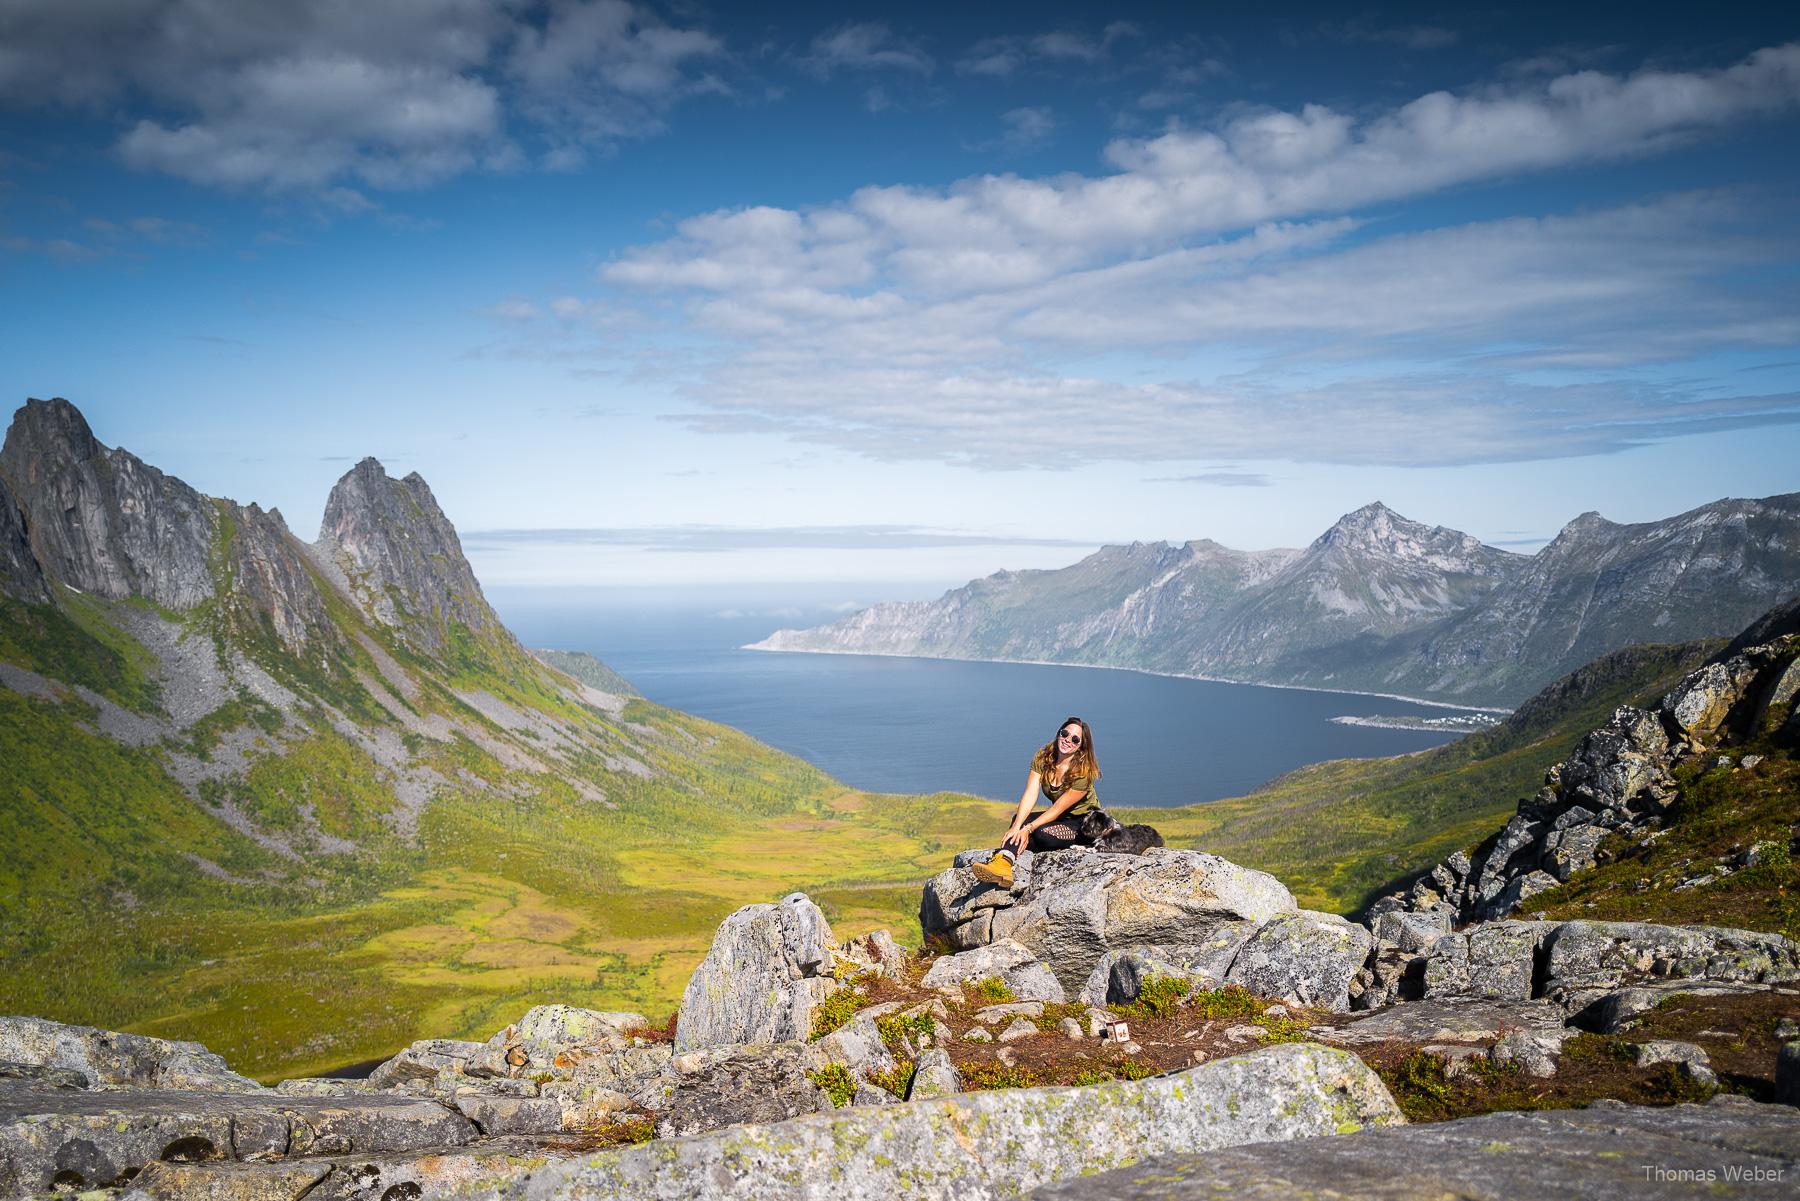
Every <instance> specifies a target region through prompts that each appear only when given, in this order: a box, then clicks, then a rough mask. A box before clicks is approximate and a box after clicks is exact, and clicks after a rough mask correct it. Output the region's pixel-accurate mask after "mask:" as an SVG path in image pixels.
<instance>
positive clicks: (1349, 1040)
mask: <svg viewBox="0 0 1800 1201" xmlns="http://www.w3.org/2000/svg"><path fill="white" fill-rule="evenodd" d="M1565 1016H1566V1015H1565V1014H1564V1013H1563V1011H1562V1009H1561V1007H1559V1006H1557V1005H1553V1004H1550V1003H1549V1002H1547V1001H1480V1000H1466V999H1461V998H1458V999H1453V1000H1448V1001H1445V1000H1436V1001H1413V1002H1410V1003H1409V1004H1405V1005H1391V1006H1389V1007H1388V1008H1386V1009H1380V1010H1376V1011H1374V1012H1373V1013H1368V1014H1360V1015H1357V1016H1355V1017H1352V1018H1351V1019H1350V1020H1349V1021H1347V1022H1345V1023H1343V1024H1342V1025H1340V1026H1336V1027H1324V1026H1321V1027H1316V1028H1315V1029H1314V1034H1315V1035H1316V1036H1317V1037H1318V1038H1319V1039H1320V1040H1322V1041H1324V1042H1328V1043H1334V1044H1338V1045H1340V1046H1356V1047H1360V1046H1369V1045H1371V1044H1374V1043H1384V1042H1389V1041H1394V1040H1398V1041H1401V1042H1409V1043H1445V1042H1458V1043H1471V1042H1492V1041H1494V1040H1495V1039H1498V1038H1501V1037H1503V1036H1504V1035H1506V1034H1508V1033H1510V1032H1511V1031H1514V1030H1528V1031H1557V1030H1561V1029H1562V1028H1563V1021H1564V1018H1565Z"/></svg>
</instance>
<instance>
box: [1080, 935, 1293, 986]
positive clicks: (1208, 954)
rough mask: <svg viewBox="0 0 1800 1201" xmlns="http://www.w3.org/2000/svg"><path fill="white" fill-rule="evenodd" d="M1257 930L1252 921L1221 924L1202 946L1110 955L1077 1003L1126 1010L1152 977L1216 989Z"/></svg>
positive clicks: (1090, 976)
mask: <svg viewBox="0 0 1800 1201" xmlns="http://www.w3.org/2000/svg"><path fill="white" fill-rule="evenodd" d="M1258 928H1259V926H1258V923H1256V922H1225V923H1223V924H1221V925H1219V926H1216V927H1214V928H1213V930H1212V931H1211V933H1209V934H1208V935H1207V937H1206V938H1205V939H1204V940H1203V941H1200V942H1193V943H1183V944H1180V945H1177V946H1142V947H1126V948H1123V949H1118V950H1111V951H1108V952H1107V953H1106V954H1104V955H1102V956H1101V957H1100V960H1099V962H1098V963H1096V964H1095V965H1094V969H1093V971H1091V972H1089V973H1088V978H1087V981H1086V982H1085V983H1084V984H1083V985H1082V986H1081V996H1080V998H1079V999H1080V1000H1081V1002H1082V1003H1083V1004H1085V1005H1108V1004H1112V1005H1128V1004H1130V1003H1131V1002H1132V1001H1135V1000H1137V996H1138V993H1139V991H1140V990H1141V989H1142V988H1143V983H1144V981H1146V980H1148V979H1150V978H1152V977H1155V976H1170V977H1174V978H1176V979H1181V980H1186V981H1187V982H1188V984H1189V985H1190V987H1192V988H1195V989H1214V988H1218V987H1220V986H1221V985H1223V984H1224V983H1225V976H1226V973H1228V972H1229V971H1230V970H1231V964H1232V961H1233V960H1235V959H1236V958H1237V954H1238V951H1239V950H1240V949H1241V948H1242V947H1243V945H1244V944H1245V943H1246V942H1249V941H1250V939H1251V938H1252V937H1254V936H1255V934H1256V931H1257V930H1258Z"/></svg>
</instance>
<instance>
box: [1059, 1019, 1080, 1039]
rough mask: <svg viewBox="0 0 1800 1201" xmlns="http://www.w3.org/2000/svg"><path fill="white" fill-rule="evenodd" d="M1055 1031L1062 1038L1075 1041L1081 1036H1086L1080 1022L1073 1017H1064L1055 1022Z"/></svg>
mask: <svg viewBox="0 0 1800 1201" xmlns="http://www.w3.org/2000/svg"><path fill="white" fill-rule="evenodd" d="M1056 1032H1057V1033H1058V1034H1060V1035H1062V1036H1063V1037H1064V1038H1066V1039H1070V1040H1072V1041H1075V1042H1080V1041H1081V1040H1082V1039H1083V1038H1085V1037H1087V1035H1086V1033H1085V1032H1084V1031H1083V1030H1082V1028H1081V1023H1080V1022H1078V1021H1076V1020H1075V1019H1074V1018H1064V1019H1063V1020H1062V1021H1060V1022H1058V1023H1056Z"/></svg>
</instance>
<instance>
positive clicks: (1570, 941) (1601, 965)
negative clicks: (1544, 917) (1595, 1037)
mask: <svg viewBox="0 0 1800 1201" xmlns="http://www.w3.org/2000/svg"><path fill="white" fill-rule="evenodd" d="M1544 947H1545V965H1544V974H1545V979H1546V985H1545V993H1546V995H1551V996H1554V997H1556V998H1557V999H1558V1000H1562V1001H1563V1002H1564V1003H1565V1004H1566V1005H1569V1006H1570V1008H1571V1012H1575V1011H1578V1010H1580V1009H1585V1008H1586V1007H1587V1006H1588V1005H1589V1004H1591V1003H1593V1002H1594V1001H1597V1000H1599V999H1601V997H1602V996H1603V995H1604V994H1605V993H1608V992H1611V991H1614V990H1616V989H1618V988H1621V987H1623V986H1625V985H1628V984H1634V983H1637V982H1638V981H1640V980H1645V979H1650V978H1654V977H1661V978H1665V979H1692V978H1700V979H1706V980H1719V981H1727V982H1753V983H1765V984H1777V983H1783V982H1786V981H1791V980H1796V979H1800V947H1796V946H1795V945H1794V944H1793V943H1791V942H1789V941H1788V940H1787V939H1785V938H1783V937H1781V936H1780V935H1779V934H1762V933H1758V932H1756V931H1751V930H1732V929H1727V928H1724V927H1718V926H1659V925H1653V924H1650V923H1647V922H1587V921H1571V922H1563V923H1561V924H1560V925H1558V926H1557V927H1556V928H1555V929H1554V930H1553V931H1552V932H1551V933H1550V936H1549V937H1548V938H1547V939H1546V940H1545V942H1544Z"/></svg>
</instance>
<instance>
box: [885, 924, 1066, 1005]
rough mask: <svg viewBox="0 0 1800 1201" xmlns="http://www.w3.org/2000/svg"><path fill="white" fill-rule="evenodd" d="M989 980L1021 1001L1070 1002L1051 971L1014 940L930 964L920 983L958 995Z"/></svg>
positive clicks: (946, 957) (947, 956) (1003, 940)
mask: <svg viewBox="0 0 1800 1201" xmlns="http://www.w3.org/2000/svg"><path fill="white" fill-rule="evenodd" d="M990 978H992V979H997V980H999V981H1000V982H1001V983H1002V984H1004V985H1006V987H1007V988H1008V989H1010V990H1012V994H1013V996H1014V997H1016V998H1017V999H1019V1000H1021V1001H1054V1002H1058V1003H1060V1002H1062V1001H1065V1000H1067V999H1068V998H1067V996H1066V995H1065V994H1064V992H1063V986H1062V984H1061V983H1060V982H1059V981H1058V980H1057V978H1056V976H1055V975H1053V974H1052V973H1051V971H1050V969H1049V968H1047V967H1045V966H1044V965H1043V964H1042V963H1039V962H1038V959H1037V956H1035V955H1033V954H1032V953H1031V952H1030V951H1029V950H1027V949H1026V948H1025V947H1023V946H1021V945H1020V944H1018V943H1016V942H1014V941H1012V940H1011V939H1002V940H1000V941H999V942H996V943H993V944H991V945H989V946H985V947H977V948H976V949H974V950H972V951H963V952H962V953H960V954H957V955H945V956H944V957H943V958H941V959H939V960H938V961H937V962H935V963H933V964H932V965H931V969H930V970H929V971H927V972H926V973H925V978H924V979H923V980H921V981H920V984H921V985H923V986H924V987H925V988H932V989H936V990H938V991H939V992H947V993H957V992H961V991H962V989H963V988H964V987H965V986H968V985H972V984H979V983H980V982H981V981H983V980H987V979H990Z"/></svg>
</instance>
